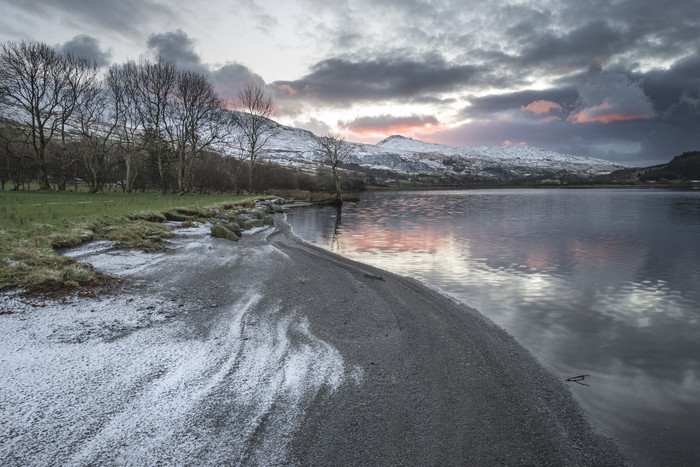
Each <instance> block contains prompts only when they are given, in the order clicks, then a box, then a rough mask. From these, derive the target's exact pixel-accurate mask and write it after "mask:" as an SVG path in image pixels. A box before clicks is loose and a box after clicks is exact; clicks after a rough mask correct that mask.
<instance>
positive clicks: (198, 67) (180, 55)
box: [146, 29, 204, 71]
mask: <svg viewBox="0 0 700 467" xmlns="http://www.w3.org/2000/svg"><path fill="white" fill-rule="evenodd" d="M146 44H147V46H148V48H149V49H150V50H151V51H152V52H153V53H154V54H155V55H159V56H161V57H164V58H165V59H167V60H169V61H172V62H173V63H175V65H177V67H178V68H180V69H182V70H192V71H202V70H203V69H204V66H203V65H202V59H201V58H200V56H199V54H197V52H195V50H194V45H195V40H194V39H193V38H191V37H189V36H188V35H187V33H185V32H184V31H183V30H182V29H178V30H176V31H170V32H165V33H162V34H151V35H150V36H148V41H147V43H146Z"/></svg>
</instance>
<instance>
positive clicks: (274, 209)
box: [272, 204, 284, 212]
mask: <svg viewBox="0 0 700 467" xmlns="http://www.w3.org/2000/svg"><path fill="white" fill-rule="evenodd" d="M272 212H284V208H283V207H282V206H280V205H279V204H273V205H272Z"/></svg>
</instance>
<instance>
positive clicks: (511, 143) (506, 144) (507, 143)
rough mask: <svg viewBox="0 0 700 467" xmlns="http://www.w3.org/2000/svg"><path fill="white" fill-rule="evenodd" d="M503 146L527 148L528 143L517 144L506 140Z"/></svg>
mask: <svg viewBox="0 0 700 467" xmlns="http://www.w3.org/2000/svg"><path fill="white" fill-rule="evenodd" d="M502 144H503V146H526V145H527V142H526V141H520V142H519V143H515V142H513V141H510V140H505V141H504V142H503V143H502Z"/></svg>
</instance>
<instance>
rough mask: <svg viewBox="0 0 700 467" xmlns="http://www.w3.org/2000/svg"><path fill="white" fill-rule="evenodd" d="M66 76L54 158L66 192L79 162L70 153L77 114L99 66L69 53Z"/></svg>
mask: <svg viewBox="0 0 700 467" xmlns="http://www.w3.org/2000/svg"><path fill="white" fill-rule="evenodd" d="M63 64H64V71H63V73H64V77H65V79H66V84H67V85H66V87H65V88H64V90H63V95H62V98H61V108H60V113H59V116H58V118H59V135H60V140H59V150H58V151H55V154H53V155H52V158H53V159H54V161H55V162H56V164H57V165H58V171H59V176H58V190H59V191H65V189H66V184H67V181H68V180H67V179H68V174H69V173H70V171H71V168H72V166H73V165H74V164H75V163H76V162H77V161H78V158H77V157H75V156H74V153H73V151H70V150H69V146H70V143H71V141H72V140H73V139H74V137H75V136H77V131H75V129H74V127H75V119H74V118H73V117H74V114H75V112H76V109H77V108H78V106H79V105H80V101H81V98H82V97H83V95H84V94H85V93H86V92H89V90H90V88H91V87H93V86H94V84H95V82H96V81H97V79H98V76H97V73H98V67H97V65H96V64H95V63H94V62H91V61H90V60H88V59H86V58H82V57H76V56H73V55H71V54H67V55H66V56H65V57H64V61H63Z"/></svg>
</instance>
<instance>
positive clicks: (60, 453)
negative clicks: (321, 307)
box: [0, 226, 348, 465]
mask: <svg viewBox="0 0 700 467" xmlns="http://www.w3.org/2000/svg"><path fill="white" fill-rule="evenodd" d="M177 232H178V235H177V236H176V238H175V239H174V251H172V252H166V253H158V254H146V253H140V252H120V251H113V250H110V249H109V248H110V247H111V245H109V244H108V243H105V242H95V243H92V244H89V245H84V246H82V247H79V248H77V249H75V250H74V251H72V252H71V253H69V254H71V255H72V256H74V257H76V258H77V259H79V260H83V261H84V260H90V262H92V263H93V264H94V265H95V267H96V268H97V269H98V270H101V271H103V272H107V273H111V274H118V275H121V276H123V277H128V278H129V282H130V283H131V285H130V286H129V287H127V288H126V289H125V290H123V291H122V292H121V293H119V294H116V295H112V296H104V297H99V298H78V297H67V298H65V299H61V300H54V301H48V302H41V301H36V300H34V301H32V300H30V299H25V298H22V297H21V296H20V294H19V293H18V292H9V293H7V292H6V293H3V294H2V296H1V297H0V300H1V302H0V303H1V304H0V313H1V314H0V328H2V329H3V339H2V340H0V374H2V375H3V378H1V379H0V458H1V459H3V464H4V465H48V464H52V465H59V464H60V465H87V464H105V463H107V464H120V465H122V464H131V465H133V464H137V465H139V464H151V463H153V462H154V460H158V462H159V463H164V464H192V463H195V464H212V463H214V464H217V463H226V464H238V463H241V462H245V463H253V464H267V465H269V464H277V463H281V462H285V459H286V456H287V447H288V445H289V442H290V441H291V438H290V436H291V435H292V434H293V433H294V431H295V428H296V427H297V426H298V424H299V423H300V422H301V420H302V416H303V414H304V410H305V407H306V406H307V405H308V404H309V402H310V401H311V400H313V398H314V397H315V396H316V395H317V394H318V392H319V391H321V390H324V389H325V390H330V391H333V390H334V389H336V388H337V387H338V386H339V385H340V384H343V383H344V382H345V379H346V376H345V375H346V374H347V373H348V371H347V370H348V369H347V368H346V364H345V363H344V361H343V359H342V357H341V356H340V354H339V353H338V351H337V350H336V349H335V348H333V347H332V346H331V345H329V344H328V343H326V342H324V341H322V340H320V339H318V338H316V337H315V336H314V335H313V334H312V333H311V331H310V329H309V326H308V322H307V321H306V319H305V318H304V317H302V316H301V315H300V313H299V312H298V310H296V309H294V308H291V309H290V308H289V307H288V306H285V304H283V303H281V302H270V301H269V300H267V299H266V298H265V296H264V294H263V291H262V290H261V285H260V284H259V283H257V282H256V281H257V278H256V277H255V275H254V274H253V275H249V277H248V280H247V282H246V283H245V284H244V287H242V288H241V287H237V285H236V284H234V283H231V282H224V283H219V284H216V285H214V284H212V288H217V287H218V290H219V292H218V295H215V296H212V295H211V294H208V293H204V294H199V295H196V296H192V297H191V299H188V296H187V295H184V296H183V294H182V293H178V292H183V291H185V292H188V293H189V290H186V289H185V288H184V287H183V286H182V284H183V283H185V282H183V281H187V275H188V274H190V275H191V274H197V273H198V271H197V267H196V265H197V264H199V265H201V264H202V258H203V256H202V255H206V262H207V264H206V266H207V267H208V268H210V269H211V268H214V269H216V268H217V267H218V268H221V271H225V270H227V268H228V267H229V266H233V265H234V264H238V265H239V267H242V266H244V265H245V264H246V263H245V262H246V261H254V262H258V264H264V263H269V262H271V261H280V260H283V259H284V255H280V252H279V251H277V250H276V249H275V248H273V247H272V246H270V245H267V246H263V247H257V246H256V247H255V248H254V249H252V250H251V251H247V252H246V253H251V254H250V255H248V254H246V255H245V256H244V255H239V254H237V253H236V251H235V250H233V249H231V248H230V242H226V241H223V240H219V239H213V238H211V237H210V236H209V235H208V228H207V227H206V226H200V227H197V228H191V229H182V230H178V231H177ZM212 249H213V250H215V251H214V252H211V251H210V250H212ZM188 266H192V267H193V268H194V269H190V268H189V267H188ZM163 271H165V272H167V274H165V275H164V276H163V278H162V280H157V279H154V278H155V277H160V276H159V275H160V274H161V273H162V272H163ZM221 279H222V280H223V279H225V278H224V277H222V278H221ZM195 282H196V280H195ZM205 283H206V281H205ZM222 298H226V299H227V301H226V302H222Z"/></svg>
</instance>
